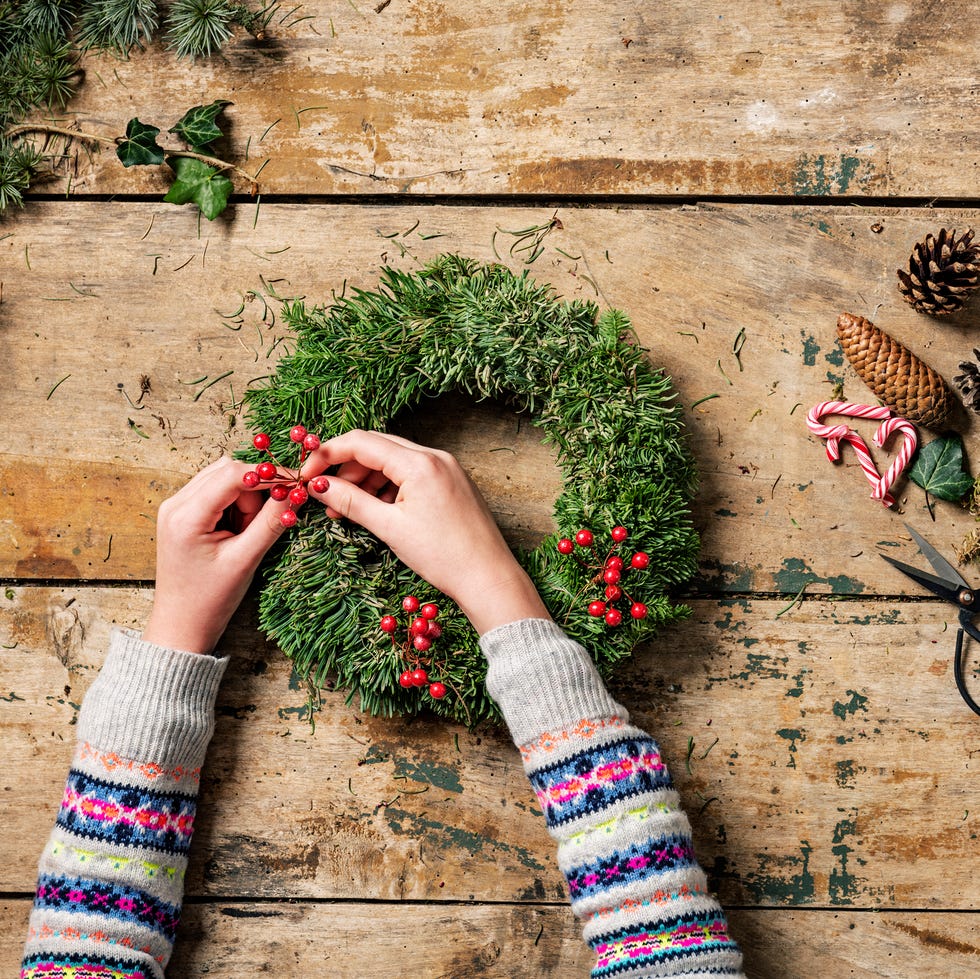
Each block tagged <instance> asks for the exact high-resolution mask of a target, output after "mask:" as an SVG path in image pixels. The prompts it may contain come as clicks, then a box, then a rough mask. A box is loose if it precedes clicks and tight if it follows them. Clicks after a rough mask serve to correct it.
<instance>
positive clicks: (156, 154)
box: [116, 119, 163, 167]
mask: <svg viewBox="0 0 980 979" xmlns="http://www.w3.org/2000/svg"><path fill="white" fill-rule="evenodd" d="M159 135H160V130H159V129H157V127H156V126H147V125H146V124H145V123H142V122H140V121H139V119H130V120H129V123H128V124H127V126H126V138H125V139H124V140H123V141H122V142H121V143H120V144H119V145H118V146H117V147H116V156H118V157H119V159H120V160H121V161H122V165H123V166H124V167H134V166H140V167H145V166H150V165H157V166H159V165H160V164H161V163H163V150H162V149H161V148H160V147H159V146H157V136H159Z"/></svg>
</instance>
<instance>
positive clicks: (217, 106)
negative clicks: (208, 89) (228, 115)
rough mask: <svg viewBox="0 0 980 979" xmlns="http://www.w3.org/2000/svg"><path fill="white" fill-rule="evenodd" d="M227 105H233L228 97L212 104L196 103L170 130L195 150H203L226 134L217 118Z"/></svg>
mask: <svg viewBox="0 0 980 979" xmlns="http://www.w3.org/2000/svg"><path fill="white" fill-rule="evenodd" d="M226 105H231V102H229V101H228V100H227V99H218V100H217V101H216V102H212V103H211V104H210V105H195V106H194V108H193V109H188V110H187V112H185V113H184V115H183V117H182V118H181V120H180V122H178V123H176V124H175V125H174V127H173V128H172V129H171V130H170V132H172V133H176V134H177V135H178V136H179V137H180V138H181V139H184V140H186V141H187V142H188V143H190V144H191V146H193V147H194V149H195V150H199V151H200V150H203V149H205V148H206V147H207V146H208V144H210V143H213V142H214V141H215V140H216V139H221V137H222V136H223V135H224V133H222V131H221V130H220V129H219V128H218V125H217V123H216V122H215V120H216V119H217V118H218V116H219V115H220V114H221V110H222V109H224V107H225V106H226Z"/></svg>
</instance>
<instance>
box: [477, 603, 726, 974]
mask: <svg viewBox="0 0 980 979" xmlns="http://www.w3.org/2000/svg"><path fill="white" fill-rule="evenodd" d="M481 645H482V647H483V650H484V653H485V654H486V656H487V660H488V661H489V672H488V675H487V688H488V691H489V692H490V695H491V696H492V697H493V698H494V699H495V700H496V701H497V703H498V704H499V706H500V708H501V710H502V712H503V714H504V717H505V719H506V720H507V723H508V726H509V727H510V730H511V734H512V736H513V738H514V741H515V742H516V744H517V745H518V747H519V748H520V750H521V755H522V758H523V760H524V767H525V770H526V772H527V774H528V778H529V779H530V780H531V784H532V786H533V787H534V790H535V793H536V794H537V797H538V800H539V802H540V804H541V808H542V811H543V812H544V815H545V820H546V822H547V826H548V830H549V832H550V833H551V835H552V836H553V837H554V838H555V839H556V840H557V841H558V864H559V867H560V868H561V870H562V872H563V873H564V875H565V878H566V880H567V881H568V887H569V894H570V897H571V904H572V910H573V911H574V912H575V914H576V916H577V917H579V918H580V919H581V920H582V921H583V933H584V937H585V939H586V941H587V942H588V943H589V944H590V945H591V946H592V948H593V949H594V950H595V952H596V956H597V961H596V966H595V968H594V970H593V973H592V974H593V976H594V977H604V976H616V977H624V979H638V977H641V976H654V975H655V976H698V975H708V974H711V975H727V976H740V975H741V974H742V973H741V962H742V959H741V954H740V953H739V951H738V947H737V946H736V945H735V943H734V942H733V941H732V939H731V938H730V937H729V935H728V927H727V922H726V920H725V915H724V912H723V911H722V909H721V907H720V905H719V904H718V902H717V900H715V898H714V897H713V896H712V895H711V894H710V893H709V891H708V887H707V879H706V877H705V874H704V871H703V870H702V869H701V867H700V866H699V865H698V863H697V860H696V859H695V856H694V852H693V847H692V844H691V829H690V824H689V823H688V819H687V816H686V815H685V814H684V812H683V810H682V809H681V808H680V800H679V798H678V795H677V792H676V791H675V790H674V788H673V785H672V783H671V780H670V774H669V772H668V771H667V768H666V766H665V764H664V762H663V760H662V759H661V756H660V749H659V747H658V746H657V744H656V742H655V741H654V740H653V739H652V738H651V737H650V736H649V735H648V734H646V733H645V732H643V731H641V730H640V729H639V728H637V727H635V726H633V725H631V724H630V723H629V715H628V714H627V712H626V711H625V710H624V709H623V708H622V707H621V706H620V705H619V704H617V703H616V702H615V701H614V700H613V699H612V697H611V696H610V695H609V693H608V692H607V691H606V688H605V685H604V684H603V683H602V680H601V679H600V677H599V675H598V673H597V672H596V670H595V668H594V666H593V665H592V663H591V661H590V660H589V657H588V655H587V654H586V653H585V651H584V650H583V649H582V647H581V646H579V645H578V644H577V643H574V642H572V641H571V640H569V639H568V638H567V637H565V636H564V634H563V633H562V632H561V630H560V629H558V627H557V626H555V624H554V623H553V622H550V621H545V620H539V619H528V620H524V621H520V622H514V623H512V624H510V625H506V626H503V627H501V628H499V629H496V630H494V631H492V632H490V633H488V634H486V635H485V636H484V637H483V638H482V640H481Z"/></svg>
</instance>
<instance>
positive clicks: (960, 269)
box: [898, 228, 980, 316]
mask: <svg viewBox="0 0 980 979" xmlns="http://www.w3.org/2000/svg"><path fill="white" fill-rule="evenodd" d="M977 288H980V244H977V245H974V244H973V230H972V228H971V229H970V230H969V231H965V232H964V233H963V235H962V237H960V238H959V239H957V237H956V231H955V230H953V231H947V230H946V229H945V228H943V229H942V231H940V232H939V235H938V236H937V237H934V236H933V235H926V237H925V241H920V242H919V243H918V244H917V245H916V246H915V248H913V249H912V254H911V255H910V256H909V270H908V272H906V271H904V270H903V269H899V270H898V290H899V292H901V294H902V295H903V296H904V297H905V301H906V302H907V303H910V304H911V305H912V306H913V308H915V309H916V310H917V311H918V312H920V313H931V314H932V315H933V316H948V315H949V314H950V313H955V312H956V311H957V310H958V309H960V308H962V306H963V303H964V302H965V301H966V299H967V297H968V296H969V295H970V293H971V292H974V291H975V290H976V289H977Z"/></svg>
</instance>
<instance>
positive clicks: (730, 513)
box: [715, 507, 738, 517]
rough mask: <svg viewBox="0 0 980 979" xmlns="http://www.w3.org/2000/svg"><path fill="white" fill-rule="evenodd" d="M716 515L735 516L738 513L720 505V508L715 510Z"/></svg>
mask: <svg viewBox="0 0 980 979" xmlns="http://www.w3.org/2000/svg"><path fill="white" fill-rule="evenodd" d="M715 516H716V517H737V516H738V514H737V513H736V512H735V511H734V510H726V509H725V508H724V507H722V508H721V509H720V510H715Z"/></svg>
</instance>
